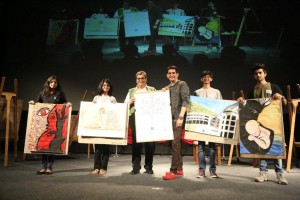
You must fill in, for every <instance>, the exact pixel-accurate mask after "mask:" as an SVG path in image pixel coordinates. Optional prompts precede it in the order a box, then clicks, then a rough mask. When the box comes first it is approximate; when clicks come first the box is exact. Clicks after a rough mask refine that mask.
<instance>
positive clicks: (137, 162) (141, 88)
mask: <svg viewBox="0 0 300 200" xmlns="http://www.w3.org/2000/svg"><path fill="white" fill-rule="evenodd" d="M135 77H136V87H134V88H131V89H129V91H128V94H127V96H126V99H125V103H129V104H130V111H129V126H130V128H131V129H132V171H131V172H130V174H132V175H135V174H139V173H140V169H141V154H142V148H143V145H144V146H145V165H144V168H145V170H146V171H145V172H144V173H147V174H153V173H154V172H153V169H152V167H153V155H154V151H155V143H154V142H145V143H137V142H136V130H135V108H134V102H135V97H134V95H135V93H141V92H148V91H155V88H154V87H151V86H148V85H147V74H146V72H144V71H138V72H137V73H136V75H135Z"/></svg>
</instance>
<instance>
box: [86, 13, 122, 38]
mask: <svg viewBox="0 0 300 200" xmlns="http://www.w3.org/2000/svg"><path fill="white" fill-rule="evenodd" d="M118 26H119V19H117V18H106V19H101V20H100V19H92V18H86V19H85V23H84V35H83V37H84V39H118Z"/></svg>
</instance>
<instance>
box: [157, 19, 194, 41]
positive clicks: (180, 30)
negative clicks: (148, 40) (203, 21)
mask: <svg viewBox="0 0 300 200" xmlns="http://www.w3.org/2000/svg"><path fill="white" fill-rule="evenodd" d="M194 27H195V19H194V17H192V16H180V15H168V14H164V15H163V21H162V22H160V24H159V28H158V35H169V36H181V37H192V36H193V35H194Z"/></svg>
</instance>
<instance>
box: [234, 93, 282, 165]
mask: <svg viewBox="0 0 300 200" xmlns="http://www.w3.org/2000/svg"><path fill="white" fill-rule="evenodd" d="M239 114H240V154H241V157H248V158H274V159H280V158H282V159H284V158H285V148H284V144H285V141H284V127H283V116H282V105H281V101H280V100H272V99H271V98H261V99H248V100H246V101H245V103H244V104H241V105H240V112H239Z"/></svg>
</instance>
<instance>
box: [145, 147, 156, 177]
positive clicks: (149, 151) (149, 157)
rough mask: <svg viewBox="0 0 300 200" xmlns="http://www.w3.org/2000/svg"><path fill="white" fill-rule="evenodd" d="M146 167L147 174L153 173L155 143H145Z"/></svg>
mask: <svg viewBox="0 0 300 200" xmlns="http://www.w3.org/2000/svg"><path fill="white" fill-rule="evenodd" d="M144 146H145V165H144V168H145V169H146V173H153V170H152V167H153V155H154V151H155V143H154V142H145V143H144Z"/></svg>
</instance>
